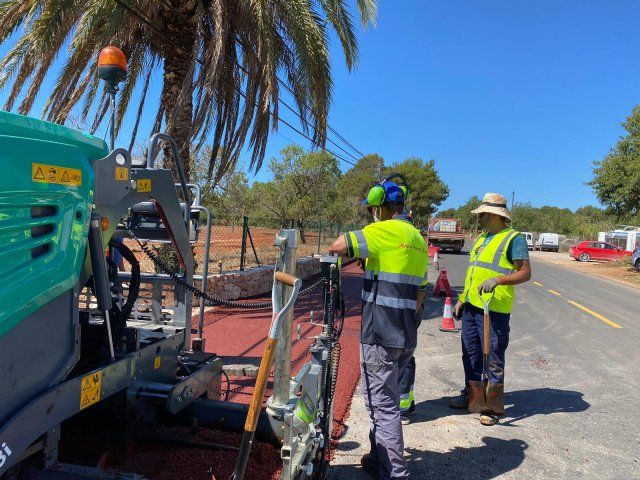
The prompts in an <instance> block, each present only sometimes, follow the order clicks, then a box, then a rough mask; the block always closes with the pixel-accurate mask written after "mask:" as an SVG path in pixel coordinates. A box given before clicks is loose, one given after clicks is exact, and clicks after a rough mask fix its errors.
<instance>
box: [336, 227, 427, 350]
mask: <svg viewBox="0 0 640 480" xmlns="http://www.w3.org/2000/svg"><path fill="white" fill-rule="evenodd" d="M344 236H345V240H346V243H347V256H348V257H352V258H366V259H367V263H366V266H365V272H364V283H363V288H362V301H363V305H362V330H361V336H360V341H361V343H365V344H369V345H374V344H378V345H384V346H385V347H396V348H415V347H416V344H417V320H416V307H417V305H416V299H417V296H418V290H419V289H421V288H426V285H427V261H428V257H427V244H426V243H425V241H424V238H422V235H420V232H419V231H418V230H417V229H416V228H415V227H414V226H413V225H412V224H411V223H409V222H408V221H406V220H405V219H404V217H402V216H398V217H394V218H393V219H392V220H385V221H382V222H377V223H372V224H370V225H367V226H366V227H364V228H363V229H362V230H357V231H353V232H347V233H346V234H345V235H344Z"/></svg>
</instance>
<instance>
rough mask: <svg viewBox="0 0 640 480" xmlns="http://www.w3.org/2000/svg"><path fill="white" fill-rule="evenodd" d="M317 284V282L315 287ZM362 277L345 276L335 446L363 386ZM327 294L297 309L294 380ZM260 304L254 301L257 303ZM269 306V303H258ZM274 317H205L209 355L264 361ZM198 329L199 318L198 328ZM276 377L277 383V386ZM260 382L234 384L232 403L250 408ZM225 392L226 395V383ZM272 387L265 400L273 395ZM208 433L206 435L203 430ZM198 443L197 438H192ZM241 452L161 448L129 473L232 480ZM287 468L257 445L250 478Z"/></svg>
mask: <svg viewBox="0 0 640 480" xmlns="http://www.w3.org/2000/svg"><path fill="white" fill-rule="evenodd" d="M315 280H316V279H313V281H315ZM361 288H362V272H361V270H360V269H359V268H358V267H357V265H356V264H355V263H352V264H350V265H348V266H346V267H345V268H344V269H343V271H342V289H343V293H344V298H345V305H346V315H345V324H344V328H343V331H342V336H341V339H340V345H341V354H340V364H339V370H338V383H337V386H336V393H335V397H334V424H333V441H332V443H333V444H334V445H335V443H337V441H338V439H339V438H340V436H341V435H342V433H343V432H344V428H345V421H346V420H347V418H348V416H349V408H350V406H351V399H352V398H353V394H354V391H355V389H356V386H357V383H358V380H359V378H360V367H359V342H360V325H361V318H360V313H361V300H360V299H361V295H360V291H361ZM321 292H322V290H321V289H318V290H316V291H314V292H313V293H312V294H310V295H308V296H305V297H301V298H299V299H298V300H297V302H296V305H295V307H294V323H293V335H292V336H293V344H292V348H291V358H292V366H291V374H292V376H294V375H295V374H296V373H297V372H298V370H299V369H300V368H301V367H302V365H304V364H305V363H306V362H307V361H308V359H309V355H308V351H309V346H310V345H311V344H312V343H313V339H310V338H307V337H311V336H313V335H317V334H318V333H320V330H321V329H320V327H317V326H313V325H311V324H310V323H309V313H310V312H311V310H315V311H316V312H317V313H316V315H315V321H320V320H321V313H322V312H321V308H322V298H321ZM252 301H254V300H252ZM255 301H264V298H261V299H255ZM271 315H272V312H271V311H270V310H258V311H250V310H249V311H248V310H233V309H228V308H220V307H215V308H213V309H212V310H210V311H209V312H207V313H206V314H205V321H204V325H205V326H204V333H203V337H204V338H205V342H206V343H205V345H206V351H208V352H215V353H216V354H218V355H220V356H254V357H260V356H262V350H263V348H264V343H265V341H266V339H267V335H268V332H269V325H270V322H271ZM196 325H197V317H196V318H195V319H194V324H193V326H194V327H195V326H196ZM298 325H301V333H300V335H301V339H300V340H297V328H298ZM272 379H273V377H272V378H271V380H272ZM254 381H255V379H250V378H234V377H232V378H231V389H232V391H233V393H231V394H230V395H229V398H228V400H229V401H232V402H239V403H249V401H250V399H251V394H252V391H253V384H254ZM222 387H223V390H226V385H225V382H224V381H223V385H222ZM271 387H272V383H271V381H270V382H269V384H268V386H267V392H266V394H265V400H266V399H267V398H268V397H269V396H270V395H271ZM202 430H203V429H202ZM191 439H193V436H191ZM240 439H241V435H240V434H235V433H228V432H215V431H203V432H202V433H200V434H198V438H197V440H201V441H209V442H218V443H224V444H229V445H235V446H239V444H240ZM235 458H236V452H234V451H225V450H204V449H194V448H182V447H177V446H158V448H154V449H153V450H149V451H147V452H142V453H140V454H137V455H134V456H133V457H130V458H129V459H128V461H127V470H129V471H135V472H138V473H140V474H143V475H145V476H147V477H148V478H150V479H152V480H165V479H166V480H182V479H185V480H187V479H189V480H192V479H193V480H221V479H224V480H226V479H228V478H229V476H230V475H231V474H232V472H233V467H234V464H235ZM281 466H282V462H281V460H280V452H279V449H278V448H276V447H274V446H272V445H269V444H265V443H261V442H254V446H253V450H252V454H251V457H250V459H249V464H248V467H247V472H246V474H245V479H247V480H270V479H273V480H276V479H279V478H280V473H281Z"/></svg>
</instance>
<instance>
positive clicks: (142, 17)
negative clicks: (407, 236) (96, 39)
mask: <svg viewBox="0 0 640 480" xmlns="http://www.w3.org/2000/svg"><path fill="white" fill-rule="evenodd" d="M115 2H116V3H118V4H119V5H120V6H122V7H123V8H124V9H126V10H127V11H129V12H130V13H132V14H134V15H135V16H136V17H138V18H139V19H140V20H142V21H143V22H144V23H145V24H147V25H148V26H149V27H151V28H152V29H153V30H154V31H155V32H156V33H158V35H160V36H161V37H162V38H164V39H165V40H167V41H168V42H169V43H171V45H173V46H174V47H176V48H178V49H180V50H183V51H184V48H183V47H182V46H181V45H180V44H178V43H177V42H176V41H175V40H174V39H173V38H172V37H170V36H169V35H167V34H166V33H165V32H163V31H162V30H160V29H159V28H158V27H156V26H155V25H153V23H152V22H151V21H150V20H149V19H148V18H147V17H146V16H145V15H144V13H143V12H142V11H140V10H138V9H137V8H135V9H134V6H133V5H131V4H127V3H125V2H124V0H115ZM192 55H193V53H192ZM196 62H198V63H199V64H200V65H204V62H203V61H202V60H201V59H199V58H197V57H196ZM223 81H224V80H223ZM224 82H225V83H226V84H227V85H229V86H231V87H232V88H234V89H236V90H237V91H238V93H239V94H240V96H241V97H242V98H243V99H245V100H247V95H246V93H245V92H243V91H242V89H241V88H240V87H238V86H236V85H234V84H232V83H231V82H228V81H224ZM254 106H255V107H257V106H258V105H257V104H256V103H254ZM290 108H291V107H290ZM269 115H270V116H271V117H273V118H274V119H276V120H277V121H278V122H282V123H283V124H284V125H286V126H287V127H289V128H290V129H291V130H293V131H294V132H296V133H297V134H298V135H300V136H301V137H303V138H305V139H307V140H308V141H309V142H311V143H312V144H313V145H315V146H317V147H318V148H322V149H323V150H326V151H327V152H329V153H330V154H331V155H333V156H334V157H336V158H337V159H338V160H340V161H342V162H345V163H348V164H349V165H352V166H355V163H353V162H351V161H350V160H347V159H346V158H344V157H342V156H341V155H338V154H337V153H336V152H334V151H333V150H330V149H329V148H327V147H326V146H324V147H323V146H322V145H320V144H319V143H318V142H316V141H315V140H314V139H312V138H311V137H309V136H308V135H307V134H305V133H304V132H302V131H301V130H299V129H298V128H296V127H294V126H293V125H291V123H289V122H288V121H286V120H284V119H283V118H281V117H279V116H278V115H275V114H274V113H273V112H272V111H271V110H269ZM298 116H299V115H298ZM298 146H299V147H300V148H302V146H301V145H298Z"/></svg>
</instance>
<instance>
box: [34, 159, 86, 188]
mask: <svg viewBox="0 0 640 480" xmlns="http://www.w3.org/2000/svg"><path fill="white" fill-rule="evenodd" d="M31 180H32V181H34V182H38V183H57V184H58V185H70V186H73V187H79V186H80V185H82V171H81V170H79V169H77V168H67V167H59V166H56V165H45V164H43V163H32V164H31Z"/></svg>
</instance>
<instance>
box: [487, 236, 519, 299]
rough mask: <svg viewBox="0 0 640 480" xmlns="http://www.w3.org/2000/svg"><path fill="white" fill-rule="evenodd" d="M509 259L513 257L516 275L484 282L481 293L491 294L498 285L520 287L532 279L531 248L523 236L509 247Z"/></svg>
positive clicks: (502, 276) (515, 239) (517, 237)
mask: <svg viewBox="0 0 640 480" xmlns="http://www.w3.org/2000/svg"><path fill="white" fill-rule="evenodd" d="M509 252H510V253H509ZM509 252H508V253H507V255H508V257H509V258H511V257H513V260H512V261H513V265H514V266H515V268H516V271H515V272H514V273H511V274H509V275H501V276H499V277H495V278H490V279H489V280H486V281H484V282H483V283H482V284H481V285H480V286H479V287H478V292H479V293H481V294H482V293H490V292H493V290H494V289H495V288H496V286H498V285H519V284H521V283H524V282H528V281H529V280H530V279H531V263H529V247H528V246H527V242H526V241H525V239H524V237H523V236H522V235H518V236H516V237H515V238H514V239H513V241H512V242H511V244H510V245H509Z"/></svg>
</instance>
